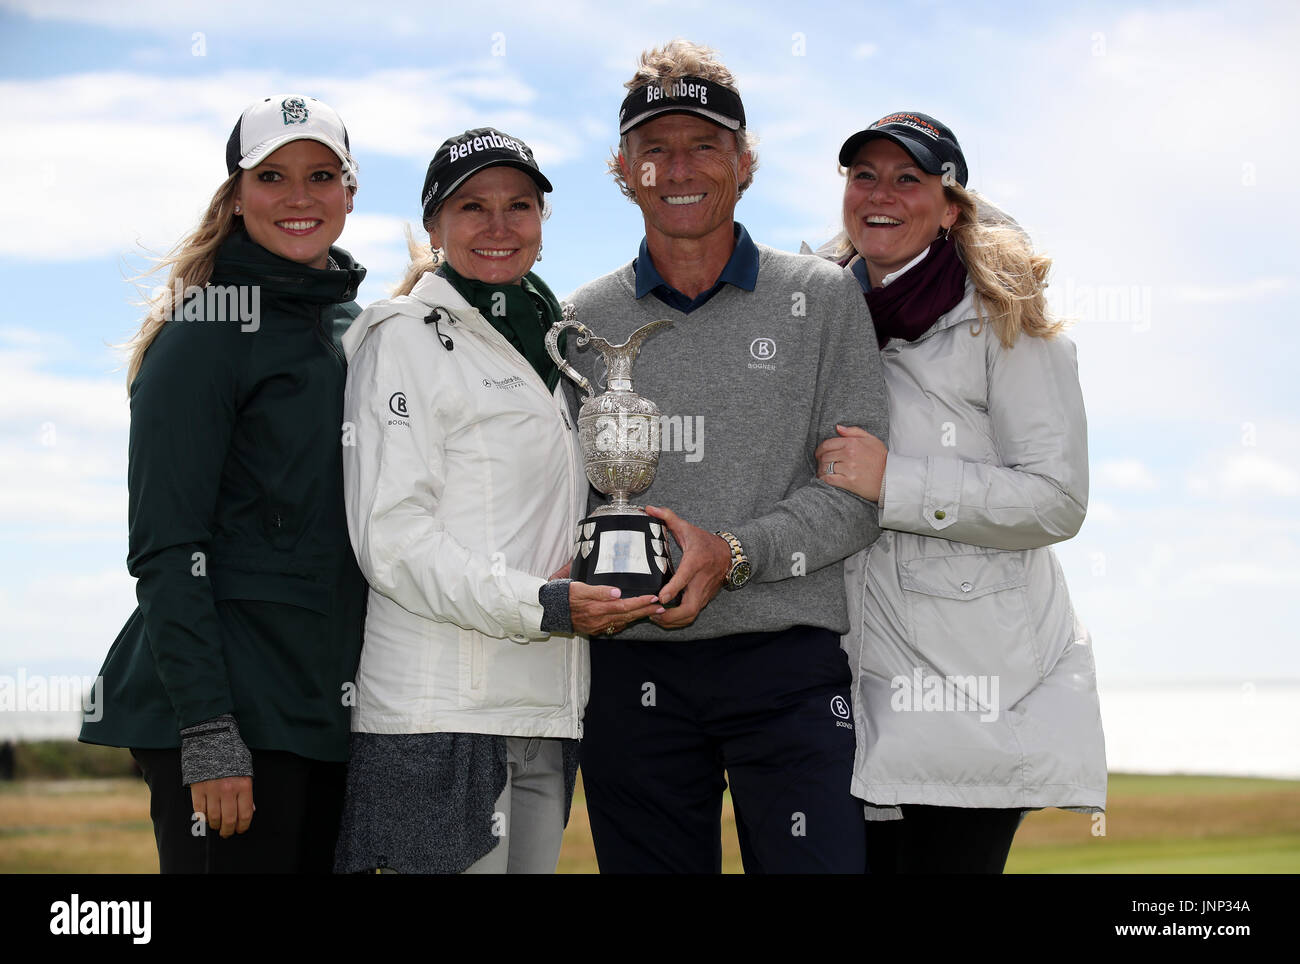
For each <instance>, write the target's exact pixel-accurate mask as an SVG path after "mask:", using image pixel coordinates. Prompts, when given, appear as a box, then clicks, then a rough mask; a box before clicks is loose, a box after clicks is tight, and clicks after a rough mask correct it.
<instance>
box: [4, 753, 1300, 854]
mask: <svg viewBox="0 0 1300 964" xmlns="http://www.w3.org/2000/svg"><path fill="white" fill-rule="evenodd" d="M581 794H582V788H581V785H579V789H578V797H577V799H576V800H575V801H574V807H573V819H572V820H571V821H570V823H569V829H568V831H567V832H566V833H565V838H564V850H563V852H562V853H561V855H560V872H561V873H594V872H595V870H596V858H595V851H594V850H593V848H592V844H591V831H590V828H589V826H588V824H587V811H586V807H585V805H584V801H583V799H582V795H581ZM1109 803H1110V809H1109V810H1108V811H1107V813H1106V815H1105V825H1104V830H1105V835H1104V836H1101V835H1096V836H1094V833H1093V831H1094V827H1096V828H1097V829H1101V826H1100V824H1098V823H1096V822H1095V821H1094V819H1093V818H1091V817H1089V816H1085V815H1082V814H1076V813H1065V812H1062V811H1059V810H1051V811H1044V812H1041V813H1031V814H1030V815H1029V817H1028V818H1027V819H1026V820H1025V822H1024V824H1023V825H1022V826H1021V829H1020V832H1019V834H1018V835H1017V836H1016V842H1015V845H1014V846H1013V847H1012V848H1011V858H1010V861H1009V862H1008V864H1007V871H1008V872H1009V873H1106V874H1125V873H1297V872H1300V781H1291V780H1256V779H1239V778H1232V777H1186V776H1166V777H1153V776H1136V775H1129V774H1112V775H1111V780H1110V801H1109ZM157 869H158V858H157V854H156V853H155V851H154V843H153V829H152V825H151V824H150V822H149V791H148V788H146V787H145V785H144V783H143V782H141V781H139V780H135V779H130V778H126V779H93V780H19V781H17V782H14V783H5V784H0V872H3V873H105V872H118V873H155V872H156V871H157ZM723 869H724V870H725V871H726V872H728V873H740V872H741V866H740V852H739V849H738V847H737V845H736V835H735V826H734V817H733V816H732V812H731V805H730V801H727V803H726V805H725V807H724V812H723Z"/></svg>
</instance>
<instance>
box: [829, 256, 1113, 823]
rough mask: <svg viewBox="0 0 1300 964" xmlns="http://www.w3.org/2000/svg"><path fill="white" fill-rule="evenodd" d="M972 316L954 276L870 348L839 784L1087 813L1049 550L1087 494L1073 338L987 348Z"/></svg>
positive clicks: (908, 795) (1078, 671) (1069, 664)
mask: <svg viewBox="0 0 1300 964" xmlns="http://www.w3.org/2000/svg"><path fill="white" fill-rule="evenodd" d="M977 317H978V316H977V314H976V310H975V300H974V290H973V288H972V286H971V284H970V282H969V281H967V287H966V295H965V297H964V298H963V299H962V301H961V302H960V303H959V304H958V305H957V306H956V307H955V308H953V309H952V310H951V311H949V312H948V313H947V314H945V315H943V316H941V317H940V318H939V320H938V321H937V322H936V323H935V324H934V326H933V327H932V328H931V329H930V330H929V331H928V332H926V333H925V334H924V335H922V336H921V337H920V338H918V339H917V340H916V341H915V342H907V341H904V340H902V339H898V338H893V339H890V341H889V342H888V344H886V345H885V347H884V349H883V350H882V352H881V359H882V361H883V363H884V372H885V386H886V388H887V390H888V392H889V409H890V419H889V436H890V439H889V441H890V444H889V458H888V460H887V462H886V468H885V478H884V490H883V493H882V497H881V505H880V527H881V530H882V531H881V535H880V538H879V540H877V541H876V542H875V543H874V544H873V545H872V546H870V547H869V548H867V549H865V550H863V551H862V552H860V553H858V554H857V555H856V556H853V557H852V558H850V559H849V560H848V561H847V562H846V565H845V572H844V576H845V583H846V586H847V589H848V600H849V611H850V612H849V615H850V620H851V624H852V629H851V630H850V632H849V635H848V636H846V637H844V640H843V643H844V648H845V650H846V651H847V652H848V655H849V660H850V664H851V665H852V666H853V669H854V717H855V720H856V722H857V727H858V750H857V758H856V760H855V762H854V773H853V784H852V790H853V793H854V795H855V796H858V797H861V798H862V799H864V800H866V801H868V802H870V803H872V804H876V805H878V806H889V807H892V806H894V805H897V804H900V803H915V804H930V805H934V806H948V807H1006V808H1036V807H1052V806H1056V807H1068V808H1077V809H1085V810H1091V809H1095V808H1102V807H1104V806H1105V802H1106V757H1105V748H1104V745H1103V739H1102V730H1101V714H1100V710H1099V706H1098V701H1097V688H1096V673H1095V670H1094V666H1093V657H1092V645H1091V639H1090V637H1089V635H1088V633H1087V631H1086V630H1085V629H1084V628H1083V626H1082V625H1081V624H1080V623H1079V621H1078V620H1077V619H1076V618H1075V613H1074V608H1073V606H1072V605H1071V602H1070V596H1069V592H1068V590H1067V589H1066V585H1065V578H1064V576H1063V574H1062V571H1061V566H1060V563H1059V562H1058V561H1057V559H1056V555H1055V553H1053V552H1052V550H1051V549H1050V548H1048V546H1050V545H1051V544H1052V543H1054V542H1060V541H1062V540H1065V539H1069V538H1070V537H1072V536H1073V535H1074V534H1075V533H1076V532H1078V530H1079V527H1080V525H1082V524H1083V518H1084V513H1085V511H1086V509H1087V502H1088V437H1087V424H1086V421H1085V417H1084V409H1083V396H1082V393H1081V392H1080V390H1079V377H1078V368H1077V363H1076V360H1075V348H1074V344H1073V342H1071V341H1070V340H1069V339H1068V338H1065V337H1062V336H1060V335H1058V336H1057V337H1055V338H1051V339H1044V338H1034V337H1029V336H1026V335H1022V336H1021V337H1020V338H1019V339H1018V340H1017V341H1016V343H1015V346H1014V347H1012V348H1009V349H1007V348H1003V347H1002V344H1001V342H1000V341H999V340H998V337H997V334H996V333H995V332H994V330H993V327H992V326H991V325H988V324H986V325H984V326H983V329H982V330H981V331H980V332H979V333H978V334H974V335H972V332H973V331H974V330H975V328H976V327H978V321H977ZM872 334H874V333H872ZM895 813H896V812H895ZM868 814H869V816H872V817H875V818H884V819H888V817H889V816H890V812H878V811H871V810H869V811H868Z"/></svg>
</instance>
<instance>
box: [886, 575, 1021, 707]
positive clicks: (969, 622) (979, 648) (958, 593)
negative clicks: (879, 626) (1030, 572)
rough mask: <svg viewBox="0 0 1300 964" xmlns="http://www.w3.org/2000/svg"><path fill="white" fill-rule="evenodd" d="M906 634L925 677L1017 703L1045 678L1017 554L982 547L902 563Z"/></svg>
mask: <svg viewBox="0 0 1300 964" xmlns="http://www.w3.org/2000/svg"><path fill="white" fill-rule="evenodd" d="M899 583H900V585H901V587H902V589H903V596H904V598H905V599H906V601H907V613H908V622H909V626H908V635H909V637H910V639H911V642H912V645H913V647H914V648H915V651H916V655H917V656H918V657H919V661H920V662H921V663H922V664H924V665H922V666H921V667H920V668H921V670H922V672H932V673H935V674H937V675H940V676H944V677H950V678H954V679H961V680H963V683H962V684H961V685H963V686H969V685H971V683H970V682H969V681H968V680H967V679H966V678H968V677H975V680H974V684H975V685H978V686H981V687H985V688H986V691H993V687H996V692H998V693H999V694H1000V697H999V702H1000V703H1001V705H1002V707H1003V708H1005V707H1009V706H1012V705H1014V704H1015V703H1017V702H1019V701H1020V699H1021V698H1023V697H1024V695H1025V694H1026V693H1028V692H1029V691H1030V690H1032V689H1033V688H1034V687H1035V686H1036V685H1038V682H1039V681H1040V680H1041V679H1042V665H1041V654H1040V653H1039V646H1038V643H1037V640H1036V639H1035V638H1034V631H1033V622H1032V620H1031V617H1030V610H1029V599H1028V588H1027V575H1026V568H1025V560H1024V558H1023V554H1022V553H1020V552H1000V551H997V550H983V551H979V552H966V553H959V554H952V555H942V556H926V557H922V558H918V559H911V560H908V561H903V562H900V563H899Z"/></svg>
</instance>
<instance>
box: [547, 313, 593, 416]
mask: <svg viewBox="0 0 1300 964" xmlns="http://www.w3.org/2000/svg"><path fill="white" fill-rule="evenodd" d="M576 313H577V311H576V309H575V308H574V307H573V305H565V306H564V315H563V320H562V321H557V322H556V323H555V324H553V325H551V327H550V330H549V331H547V332H546V354H548V355H550V356H551V361H553V362H555V364H556V366H557V367H558V368H559V369H560V371H562V372H564V374H565V375H567V376H568V377H569V378H570V379H571V380H572V381H574V382H577V384H578V387H580V388H581V389H582V390H583V391H584V392H586V393H587V397H586V398H585V399H583V401H584V402H586V401H590V400H591V399H593V398H595V397H596V393H595V391H594V390H593V389H592V387H591V382H589V381H588V380H587V377H586V376H585V375H581V374H579V373H578V371H577V370H576V369H575V368H574V367H573V366H572V365H570V364H569V363H568V362H567V361H565V360H564V359H563V358H562V357H561V356H560V347H559V346H560V333H561V332H562V331H564V329H566V328H575V329H577V331H578V344H579V345H580V346H581V345H585V344H587V342H589V341H591V338H592V334H591V329H589V328H588V327H587V326H586V325H584V324H583V323H582V322H580V321H577V320H576V319H575V318H574V315H575V314H576Z"/></svg>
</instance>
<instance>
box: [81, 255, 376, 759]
mask: <svg viewBox="0 0 1300 964" xmlns="http://www.w3.org/2000/svg"><path fill="white" fill-rule="evenodd" d="M330 253H331V255H332V257H333V258H334V260H335V262H336V263H338V264H339V265H340V266H341V268H340V269H339V270H317V269H313V268H307V267H304V266H302V265H299V264H295V263H294V262H291V261H287V260H285V259H283V258H280V257H277V256H276V255H273V254H271V253H270V252H269V251H267V250H266V249H265V248H263V247H261V246H260V245H257V244H255V243H254V242H253V241H252V240H251V239H249V237H248V235H247V234H245V233H243V232H242V231H241V232H237V233H236V234H234V235H232V236H231V237H230V238H228V239H227V240H226V242H225V243H224V244H223V245H222V247H221V250H220V251H219V253H218V257H217V261H216V267H215V269H214V272H213V278H212V285H213V286H217V285H223V286H231V285H248V286H254V285H255V286H257V291H258V292H259V296H260V305H259V307H260V311H259V312H258V314H257V317H256V319H255V324H256V330H252V329H253V327H254V322H249V323H245V324H242V325H241V324H240V322H239V320H238V319H232V320H229V321H227V320H215V319H207V320H192V321H185V320H181V319H179V318H174V319H173V320H171V321H168V322H167V324H166V325H164V326H163V329H162V331H161V332H159V334H158V336H157V338H156V339H155V340H154V342H153V344H152V345H150V347H149V350H148V353H147V354H146V355H145V358H144V363H143V364H142V366H141V368H140V372H139V374H138V375H137V376H136V379H135V381H134V383H133V384H132V386H131V447H130V466H129V469H128V485H129V490H130V548H129V554H128V559H127V566H128V568H129V570H130V572H131V574H132V575H133V576H135V577H136V578H137V579H138V582H137V584H136V597H137V599H138V601H139V608H137V609H136V611H135V613H134V614H133V615H132V616H131V618H130V620H128V622H127V624H126V626H125V628H124V629H123V630H122V632H121V634H120V635H119V636H118V638H117V641H116V642H114V643H113V647H112V649H111V650H109V653H108V658H107V660H106V661H105V663H104V668H103V669H102V670H101V671H100V672H101V675H102V677H103V682H102V684H101V695H100V705H101V706H102V707H103V715H102V719H101V720H99V721H98V722H95V723H89V722H87V723H85V724H84V725H83V727H82V731H81V739H82V740H83V741H85V742H88V743H103V744H108V745H110V746H130V747H142V748H159V747H174V746H178V745H179V744H180V737H179V730H180V729H181V728H182V727H186V726H191V725H193V724H195V723H200V722H203V721H205V720H209V719H211V718H213V717H215V716H219V715H221V714H223V713H232V714H234V717H235V719H236V720H237V721H238V723H239V728H240V733H241V735H242V737H243V739H244V742H245V743H246V744H247V745H248V746H249V747H250V748H255V749H271V750H288V751H291V752H293V753H297V754H299V755H302V756H306V757H310V758H313V759H321V760H346V759H347V746H348V730H349V712H350V709H349V707H350V705H351V703H352V700H351V699H349V698H348V696H349V693H350V690H351V685H350V684H351V681H352V680H353V679H354V678H355V673H356V668H357V661H358V658H359V654H360V651H361V637H362V624H363V622H364V615H365V597H366V584H365V580H364V579H363V577H362V576H361V573H360V570H358V568H357V565H356V560H355V559H354V557H353V555H352V547H351V545H350V543H349V541H348V531H347V520H346V517H345V515H344V508H343V465H342V455H341V442H342V443H346V441H347V438H346V432H345V430H344V429H343V428H342V425H341V423H342V418H343V415H342V413H343V388H344V381H345V375H346V370H345V362H344V359H343V352H342V349H341V347H340V342H339V339H340V338H341V337H342V335H343V332H345V331H346V330H347V328H348V325H349V324H350V323H351V321H352V319H353V318H355V317H356V315H357V314H358V313H359V308H358V306H357V304H356V303H355V302H354V301H353V300H352V299H353V298H354V297H355V296H356V292H357V286H358V285H359V284H360V282H361V279H362V278H364V277H365V269H364V268H362V267H361V266H360V265H358V264H357V263H356V262H355V261H353V260H352V258H351V256H350V255H348V254H347V252H345V251H342V250H340V249H338V248H335V249H332V250H331V252H330ZM227 290H229V289H227ZM252 290H253V289H252V288H246V289H244V291H245V292H247V293H251V291H252ZM247 293H246V294H245V305H246V306H251V304H252V301H251V294H247ZM208 303H209V304H211V303H213V300H212V299H209V301H208ZM341 433H342V434H341Z"/></svg>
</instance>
